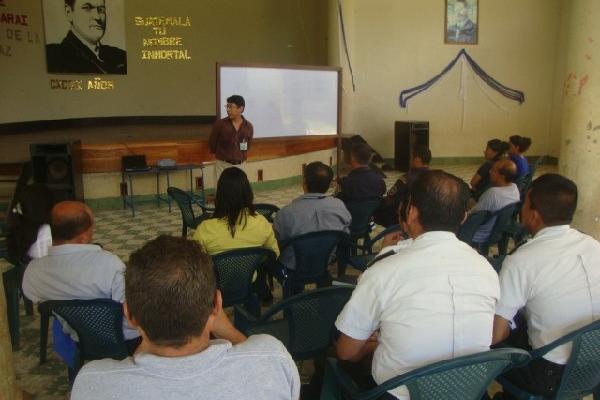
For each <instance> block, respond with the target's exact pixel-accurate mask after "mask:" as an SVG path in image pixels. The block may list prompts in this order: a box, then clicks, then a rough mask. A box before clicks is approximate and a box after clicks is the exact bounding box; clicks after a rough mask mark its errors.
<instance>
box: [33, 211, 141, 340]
mask: <svg viewBox="0 0 600 400" xmlns="http://www.w3.org/2000/svg"><path fill="white" fill-rule="evenodd" d="M50 229H51V230H52V247H50V248H49V249H48V255H46V256H44V257H41V258H37V259H34V260H32V261H31V262H30V263H29V265H28V266H27V268H26V269H25V274H24V276H23V293H24V294H25V296H26V297H27V298H28V299H30V300H31V301H33V302H34V303H39V302H43V301H46V300H76V299H79V300H93V299H112V300H114V301H118V302H121V303H122V302H124V301H125V280H124V276H123V273H124V271H125V264H123V262H122V261H121V260H120V259H119V257H117V256H116V255H114V254H112V253H110V252H108V251H106V250H103V249H102V248H101V247H100V246H98V245H95V244H90V243H91V242H92V239H93V236H94V216H93V215H92V211H91V210H90V209H89V208H88V207H87V206H86V205H85V204H83V203H81V202H78V201H63V202H60V203H58V204H56V205H55V206H54V207H53V208H52V213H51V216H50ZM123 334H124V336H125V340H126V341H128V343H127V344H128V347H129V348H130V350H133V349H134V348H135V347H136V346H137V345H138V344H139V336H140V334H139V333H138V332H137V330H135V329H133V328H131V327H129V326H128V325H127V323H126V321H125V320H123Z"/></svg>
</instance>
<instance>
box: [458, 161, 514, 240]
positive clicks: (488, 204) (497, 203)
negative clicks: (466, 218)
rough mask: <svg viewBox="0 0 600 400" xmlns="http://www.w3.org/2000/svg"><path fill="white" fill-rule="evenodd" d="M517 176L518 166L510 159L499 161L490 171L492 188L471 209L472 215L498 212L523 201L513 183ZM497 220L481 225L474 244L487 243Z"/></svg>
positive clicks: (493, 219) (474, 237) (491, 219)
mask: <svg viewBox="0 0 600 400" xmlns="http://www.w3.org/2000/svg"><path fill="white" fill-rule="evenodd" d="M516 176H517V166H516V165H515V163H514V162H512V161H511V160H509V159H508V158H504V159H501V160H498V161H496V162H495V163H494V165H493V166H492V169H491V170H490V183H491V184H492V187H491V188H489V189H488V190H486V191H485V192H483V194H482V195H481V197H480V198H479V201H478V202H477V204H476V205H475V207H473V208H472V209H471V211H470V212H471V214H472V213H475V212H477V211H489V212H491V213H493V212H495V211H498V210H500V209H502V208H504V207H506V206H508V205H510V204H514V203H518V202H519V201H520V200H521V197H520V194H519V188H518V187H517V185H515V184H514V183H513V181H514V179H515V177H516ZM495 223H496V218H495V217H493V218H490V219H489V220H488V221H487V222H486V223H484V224H483V225H481V226H480V227H479V228H478V229H477V231H476V232H475V235H474V236H473V242H474V243H485V242H486V241H487V240H488V239H489V237H490V234H491V233H492V229H493V228H494V224H495Z"/></svg>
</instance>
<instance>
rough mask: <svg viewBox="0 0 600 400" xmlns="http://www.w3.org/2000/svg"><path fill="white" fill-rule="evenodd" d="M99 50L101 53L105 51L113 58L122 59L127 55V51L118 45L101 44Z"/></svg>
mask: <svg viewBox="0 0 600 400" xmlns="http://www.w3.org/2000/svg"><path fill="white" fill-rule="evenodd" d="M100 51H101V52H102V53H106V54H108V55H110V56H112V57H114V58H122V59H124V58H125V57H127V52H126V51H125V50H123V49H120V48H118V47H115V46H110V45H107V44H101V45H100Z"/></svg>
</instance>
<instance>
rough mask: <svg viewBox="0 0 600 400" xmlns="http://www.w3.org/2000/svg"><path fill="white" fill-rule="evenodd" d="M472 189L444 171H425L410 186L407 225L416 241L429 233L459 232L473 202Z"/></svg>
mask: <svg viewBox="0 0 600 400" xmlns="http://www.w3.org/2000/svg"><path fill="white" fill-rule="evenodd" d="M469 197H470V191H469V186H468V185H467V184H466V183H465V182H464V181H463V180H461V179H459V178H457V177H456V176H454V175H450V174H448V173H446V172H444V171H441V170H430V171H425V172H423V173H422V174H420V175H419V177H418V178H417V179H416V180H415V181H414V183H413V184H412V186H411V187H410V200H409V204H408V208H407V212H406V214H407V225H408V227H409V234H410V236H411V237H412V238H415V237H417V236H419V235H420V234H422V233H424V232H429V231H449V232H454V233H456V232H458V228H460V224H461V223H462V222H463V220H464V219H465V215H466V213H467V206H468V203H469Z"/></svg>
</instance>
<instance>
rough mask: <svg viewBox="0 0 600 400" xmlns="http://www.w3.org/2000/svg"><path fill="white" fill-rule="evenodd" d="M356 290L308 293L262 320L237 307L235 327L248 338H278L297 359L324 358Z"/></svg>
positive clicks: (340, 288) (278, 306)
mask: <svg viewBox="0 0 600 400" xmlns="http://www.w3.org/2000/svg"><path fill="white" fill-rule="evenodd" d="M353 290H354V286H333V287H327V288H321V289H316V290H312V291H309V292H304V293H301V294H298V295H295V296H292V297H290V298H288V299H285V300H283V301H282V302H281V303H278V304H276V305H274V306H273V307H271V308H270V309H269V310H268V311H266V312H265V313H264V314H263V315H262V317H260V318H255V317H254V316H252V315H250V314H249V313H248V312H246V311H245V310H244V309H243V308H241V307H239V306H237V305H236V306H235V307H236V309H237V310H238V313H237V314H236V318H235V324H236V326H238V327H239V329H241V330H242V331H243V332H244V333H245V334H246V335H256V334H260V333H265V334H269V335H272V336H274V337H276V338H277V339H279V340H280V341H281V342H282V343H283V344H284V346H285V347H286V348H287V350H288V351H289V353H290V354H291V355H292V358H293V359H294V360H307V359H311V358H315V357H319V356H324V355H325V352H326V350H327V348H328V347H329V346H330V345H331V344H332V341H333V334H334V331H335V326H334V323H335V320H336V318H337V316H338V315H339V313H340V312H341V311H342V309H343V308H344V305H345V304H346V303H347V302H348V300H349V299H350V296H351V295H352V291H353ZM281 314H282V317H283V318H281V317H280V315H281Z"/></svg>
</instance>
